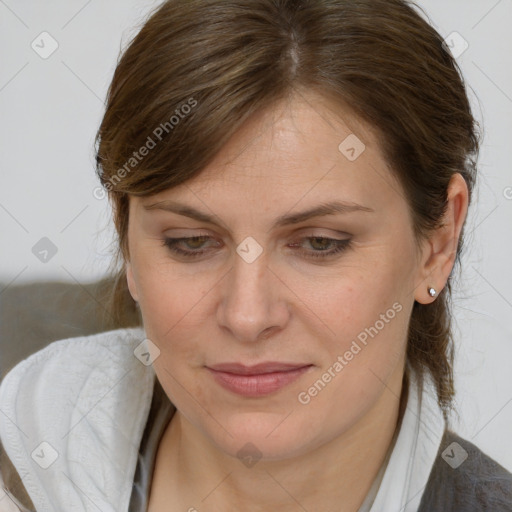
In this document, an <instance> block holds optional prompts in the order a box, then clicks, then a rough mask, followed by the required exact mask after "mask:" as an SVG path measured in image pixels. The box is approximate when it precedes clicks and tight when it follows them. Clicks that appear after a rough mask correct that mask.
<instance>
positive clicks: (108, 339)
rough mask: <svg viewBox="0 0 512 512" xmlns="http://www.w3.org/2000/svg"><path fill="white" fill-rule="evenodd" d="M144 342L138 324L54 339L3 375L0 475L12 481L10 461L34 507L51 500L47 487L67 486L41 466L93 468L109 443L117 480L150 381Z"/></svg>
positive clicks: (130, 454) (129, 457) (140, 421)
mask: <svg viewBox="0 0 512 512" xmlns="http://www.w3.org/2000/svg"><path fill="white" fill-rule="evenodd" d="M145 343H146V341H145V333H144V330H143V329H142V328H129V329H117V330H113V331H107V332H102V333H99V334H94V335H90V336H83V337H76V338H68V339H64V340H58V341H55V342H53V343H51V344H50V345H48V346H47V347H45V348H44V349H42V350H40V351H39V352H36V353H34V354H32V355H31V356H30V357H28V358H27V359H25V360H23V361H21V362H20V363H18V364H17V365H16V366H15V367H14V368H12V369H11V370H10V371H9V372H8V373H7V375H6V376H5V377H4V379H3V380H2V382H1V384H0V410H1V411H2V413H3V415H4V417H5V418H7V420H6V421H0V444H1V445H3V450H5V454H4V455H3V457H2V459H3V460H2V462H3V464H2V467H0V472H1V473H2V474H3V475H4V478H5V476H6V475H5V472H8V473H9V474H10V475H11V477H12V478H13V480H11V482H12V481H14V482H15V481H16V475H14V476H13V473H14V469H15V471H16V472H17V473H18V474H19V475H23V485H24V486H25V488H26V489H27V491H28V493H29V494H30V498H31V499H32V501H33V502H34V505H36V507H37V506H38V504H42V503H48V500H49V499H50V498H49V497H48V495H51V493H52V492H53V493H54V495H55V496H57V495H58V493H59V492H64V493H65V492H67V493H68V494H69V492H70V491H69V490H66V489H64V490H62V491H61V490H60V489H57V488H55V489H53V487H56V486H57V484H56V481H55V478H54V476H52V474H51V473H49V470H45V469H46V467H49V466H50V465H51V467H52V470H53V472H61V471H64V472H66V473H67V474H73V471H80V472H81V473H88V474H90V475H94V474H95V472H96V473H97V461H98V460H102V454H103V452H104V450H105V449H106V448H105V447H107V446H108V447H109V449H110V448H112V447H117V450H116V453H115V455H116V458H115V460H114V461H113V462H112V469H111V471H110V473H111V475H113V476H112V486H113V487H114V486H115V488H116V489H120V488H122V478H121V477H122V475H120V476H119V478H118V480H115V478H114V476H116V475H117V473H116V468H118V467H119V468H124V469H123V470H126V468H132V466H133V464H134V460H135V459H136V450H135V448H133V447H132V445H131V443H132V441H133V440H134V439H135V440H137V441H138V437H139V436H140V433H141V431H142V428H143V425H144V423H145V420H146V416H147V413H148V407H149V405H148V404H149V401H150V400H151V395H152V389H153V381H154V371H153V368H152V366H151V364H150V363H149V361H146V359H145V358H144V355H147V352H148V349H147V347H146V345H145ZM147 359H149V358H147ZM112 432H121V433H122V434H123V436H117V437H116V436H115V435H113V434H112ZM123 443H124V444H123ZM112 450H113V448H112ZM47 453H48V454H49V455H48V456H47ZM34 454H35V455H34ZM41 454H42V455H41ZM37 456H39V457H43V462H44V464H43V465H41V464H39V466H40V467H39V466H37V465H35V464H34V461H36V462H38V461H37V460H36V458H34V457H37ZM50 456H51V457H50ZM48 457H50V458H49V459H48V461H47V460H46V459H47V458H48ZM7 458H8V459H9V464H8V463H7V462H6V460H7ZM112 458H114V457H113V456H112ZM76 461H79V464H78V465H77V462H76ZM107 462H108V461H104V464H107ZM105 471H106V470H105ZM83 478H84V482H88V481H89V480H88V478H89V477H87V478H86V477H83ZM91 478H92V477H91ZM6 483H7V482H6ZM84 485H85V484H84ZM10 487H11V488H12V486H10ZM114 490H115V489H113V491H112V492H113V495H115V492H114ZM0 492H1V491H0ZM68 498H69V496H68ZM77 499H78V498H77ZM71 508H72V507H71ZM38 510H39V508H38ZM41 510H46V508H44V506H41Z"/></svg>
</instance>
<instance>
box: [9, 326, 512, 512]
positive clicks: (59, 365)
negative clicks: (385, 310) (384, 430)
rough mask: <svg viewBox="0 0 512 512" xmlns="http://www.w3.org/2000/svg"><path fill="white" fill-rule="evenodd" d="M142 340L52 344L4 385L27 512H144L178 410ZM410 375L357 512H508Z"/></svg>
mask: <svg viewBox="0 0 512 512" xmlns="http://www.w3.org/2000/svg"><path fill="white" fill-rule="evenodd" d="M144 340H145V333H144V331H143V329H142V328H131V329H118V330H115V331H108V332H104V333H100V334H96V335H91V336H86V337H80V338H71V339H67V340H60V341H56V342H54V343H52V344H50V345H49V346H48V347H46V348H45V349H43V350H42V351H40V352H37V353H36V354H33V355H32V356H30V357H29V358H28V359H26V360H24V361H22V362H21V363H19V364H18V365H17V366H16V367H15V368H14V369H13V370H12V371H11V372H9V373H8V375H7V376H6V377H5V379H4V380H3V382H2V384H1V386H0V410H1V411H2V413H3V415H2V418H1V419H0V440H1V442H2V444H3V447H4V449H5V453H6V455H7V456H8V458H9V460H10V461H11V462H12V465H13V466H14V467H15V469H16V471H17V472H18V474H19V476H20V479H21V480H22V482H23V487H24V488H25V489H26V491H27V492H28V494H29V496H30V499H31V500H32V502H33V507H34V509H33V510H36V511H37V512H49V511H52V512H53V511H68V510H72V511H74V512H75V511H76V512H82V511H83V512H89V511H91V512H92V511H97V510H98V509H99V510H102V511H104V512H109V511H112V512H113V511H116V512H123V511H128V512H143V511H144V512H145V511H146V510H147V499H148V495H149V490H150V485H151V475H152V471H153V467H154V462H155V456H156V450H157V448H158V443H159V440H160V438H161V436H162V434H163V432H164V430H165V427H166V426H167V424H168V421H169V420H170V419H171V417H172V414H173V413H174V411H175V408H174V406H173V405H172V403H171V402H170V401H169V399H168V397H167V396H166V395H165V393H164V392H163V390H162V389H161V387H160V386H159V383H158V381H157V379H156V378H155V374H154V370H153V368H152V366H151V364H149V361H148V359H149V357H148V356H149V349H148V347H147V345H146V344H145V343H146V342H145V341H144ZM408 374H409V378H410V384H409V385H408V387H407V388H408V395H407V402H406V407H405V410H404V413H403V416H402V418H401V423H400V426H399V429H397V435H396V436H395V438H394V442H393V444H392V447H391V449H390V450H389V451H388V456H389V457H388V460H387V463H386V461H385V463H384V464H383V466H382V467H381V471H379V474H378V475H377V477H376V479H375V481H374V483H373V486H372V489H371V490H370V492H369V493H368V496H367V498H366V500H365V502H364V504H363V505H362V507H361V508H360V510H359V511H358V512H382V511H388V510H392V511H395V510H396V511H397V512H398V511H401V512H417V511H419V512H435V511H443V512H447V511H452V512H472V511H475V512H476V511H477V510H493V511H498V512H501V511H505V510H509V511H512V475H511V474H510V473H509V472H508V471H507V470H505V469H504V468H503V467H501V466H500V465H499V464H497V463H496V462H495V461H493V460H492V459H491V458H489V457H488V456H487V455H485V454H484V453H483V452H481V451H480V450H479V449H478V448H477V447H476V446H474V445H472V444H471V443H469V442H467V441H465V440H463V439H462V438H460V437H459V436H457V435H456V434H454V433H453V432H450V431H449V430H448V429H447V428H446V425H445V423H444V419H443V416H442V413H441V410H440V409H439V406H438V405H437V402H436V399H435V393H434V389H433V385H432V383H431V382H430V381H429V380H427V381H426V382H425V386H424V388H423V390H422V391H421V390H419V388H418V383H417V381H416V378H415V375H414V373H413V372H411V371H409V372H408ZM420 391H421V392H420ZM453 443H457V444H458V445H459V446H456V445H455V444H453ZM464 453H466V454H467V457H466V458H464ZM463 459H464V460H463ZM461 461H462V462H461ZM2 467H3V466H0V472H1V471H2ZM13 494H14V492H13ZM2 498H3V500H9V501H10V498H9V497H7V496H3V497H2V494H1V491H0V511H1V510H2V508H1V507H2V501H3V500H2ZM5 503H8V502H7V501H6V502H5ZM6 510H8V509H6ZM14 510H16V509H14ZM21 510H23V509H21ZM27 510H28V511H29V512H33V510H31V509H27ZM24 512H25V511H24Z"/></svg>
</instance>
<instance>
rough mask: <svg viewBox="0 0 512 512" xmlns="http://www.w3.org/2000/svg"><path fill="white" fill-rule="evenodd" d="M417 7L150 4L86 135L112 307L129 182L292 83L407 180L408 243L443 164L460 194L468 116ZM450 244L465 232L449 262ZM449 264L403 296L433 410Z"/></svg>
mask: <svg viewBox="0 0 512 512" xmlns="http://www.w3.org/2000/svg"><path fill="white" fill-rule="evenodd" d="M415 8H418V9H419V7H418V6H417V5H416V4H414V3H413V2H409V1H405V0H356V1H355V0H187V1H181V0H168V1H166V2H164V3H163V4H162V5H161V6H159V7H158V9H157V10H156V11H155V12H154V13H153V14H152V15H151V16H150V17H149V18H148V20H147V21H146V23H145V24H144V25H143V27H142V29H141V30H140V32H139V33H138V34H137V35H136V37H135V38H134V39H133V41H132V42H131V43H130V44H129V46H128V47H127V48H126V50H125V51H124V53H123V54H122V56H121V58H120V60H119V62H118V65H117V68H116V70H115V73H114V77H113V80H112V83H111V85H110V88H109V92H108V99H107V106H106V112H105V116H104V118H103V121H102V123H101V126H100V128H99V130H98V134H97V139H96V143H97V172H98V175H99V178H100V180H101V183H102V185H103V186H104V187H105V188H106V189H107V190H108V194H109V200H110V201H111V204H112V210H113V219H114V224H115V228H116V231H117V234H118V242H119V244H118V253H117V258H116V260H115V272H116V281H115V287H114V290H113V294H112V304H111V305H112V311H113V313H114V314H115V315H116V317H117V318H119V319H121V318H122V317H123V309H124V308H126V307H133V300H131V297H130V296H129V291H128V288H127V284H126V276H125V272H124V268H123V263H124V261H125V259H126V258H128V256H129V255H128V245H127V227H128V205H129V196H130V195H132V196H147V195H152V194H156V193H158V192H161V191H164V190H166V189H169V188H172V187H175V186H177V185H179V184H181V183H183V182H186V181H187V180H189V179H191V178H193V177H194V176H196V175H198V174H199V173H200V172H201V170H202V169H203V168H204V167H205V166H206V165H207V164H208V163H209V162H210V161H211V160H212V159H213V157H214V156H215V155H216V154H217V153H218V151H219V150H220V149H221V148H222V146H223V145H224V144H225V143H226V142H227V141H228V140H229V138H230V137H231V136H232V135H233V134H234V133H235V132H236V131H237V130H238V129H239V128H240V127H241V126H242V124H243V123H244V122H245V121H246V120H247V119H248V118H249V117H250V116H251V115H252V114H254V113H256V112H257V111H260V110H262V109H265V108H269V107H272V105H275V104H276V102H278V101H280V100H283V99H286V98H287V97H289V96H290V95H291V94H292V93H293V92H294V91H300V90H302V91H307V90H315V91H316V92H319V93H320V94H323V95H325V96H326V97H327V96H328V97H329V98H335V99H337V100H338V101H339V102H340V104H343V105H348V106H349V107H350V109H351V110H352V112H353V113H354V114H355V115H357V116H360V118H362V119H363V120H364V121H366V122H368V123H369V124H370V125H371V126H372V127H373V128H374V129H375V131H376V133H377V134H378V137H379V142H380V144H381V150H382V152H383V155H384V156H385V158H386V160H387V162H388V164H389V165H390V168H391V169H392V171H393V173H394V174H395V175H396V177H397V178H398V180H399V181H400V183H401V184H402V187H403V189H404V190H405V193H406V196H405V197H406V199H407V201H408V203H409V207H410V212H411V217H412V219H413V228H414V233H415V237H416V242H417V244H419V243H420V241H422V240H424V239H425V238H426V237H428V234H429V233H430V232H431V231H432V230H433V229H435V228H437V227H439V226H440V223H441V220H442V216H443V213H444V212H445V208H446V206H447V189H448V184H449V182H450V178H451V177H452V175H453V174H454V173H460V174H461V175H462V176H463V177H464V179H465V181H466V184H467V186H468V190H469V195H470V200H471V197H472V191H473V189H474V186H475V181H476V164H477V158H478V152H479V145H480V137H479V132H478V131H477V128H478V123H477V122H476V121H475V119H474V118H473V116H472V113H471V108H470V105H469V101H468V97H467V94H466V90H465V85H464V81H463V78H462V73H461V72H460V69H459V67H458V65H457V63H456V62H455V60H454V59H453V57H452V56H451V54H450V53H449V51H448V50H447V48H446V47H445V45H444V43H443V39H442V37H441V36H440V35H439V34H438V33H437V32H436V31H435V29H434V28H432V27H431V26H430V25H429V24H428V23H427V22H426V21H425V20H424V19H423V18H422V17H421V16H420V14H419V13H418V12H417V11H416V10H415ZM340 142H341V141H340ZM153 144H154V146H153ZM143 147H146V148H148V151H145V150H142V149H141V148H143ZM134 152H136V153H137V158H135V157H134V156H133V155H134ZM139 152H140V155H139ZM142 153H144V156H143V157H142ZM139 156H140V158H139ZM462 244H463V232H462V233H461V236H460V240H459V245H458V248H457V256H456V262H455V263H456V266H457V265H460V255H461V251H462ZM452 276H453V272H452ZM452 276H450V279H449V280H448V282H447V284H446V286H445V287H444V289H443V290H442V291H441V292H440V293H439V295H438V297H437V298H436V300H435V301H434V302H432V303H431V304H428V305H424V304H420V303H418V302H415V303H414V306H413V311H412V317H411V319H410V324H409V332H408V347H407V360H408V362H409V363H410V365H411V366H412V367H413V368H414V369H415V370H416V372H417V374H418V376H419V379H420V385H423V377H424V375H425V372H430V374H431V375H432V377H433V380H434V382H435V384H436V388H437V395H438V401H439V405H440V406H441V408H442V410H443V414H444V415H445V419H447V418H448V413H449V411H450V410H451V409H453V405H452V402H453V397H454V383H453V369H452V365H453V338H452V330H451V292H452V288H451V279H452ZM428 284H429V283H425V286H427V285H428ZM128 304H130V306H128Z"/></svg>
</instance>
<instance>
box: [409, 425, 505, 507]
mask: <svg viewBox="0 0 512 512" xmlns="http://www.w3.org/2000/svg"><path fill="white" fill-rule="evenodd" d="M480 510H492V511H493V512H505V511H510V510H512V473H510V472H509V471H508V470H507V469H505V468H504V467H503V466H501V465H500V464H498V463H497V462H496V461H495V460H493V459H492V458H491V457H489V456H488V455H487V454H485V453H484V452H483V451H482V450H480V448H478V447H477V446H475V445H474V444H473V443H471V442H469V441H468V440H466V439H464V438H462V437H460V436H459V435H457V434H456V433H455V432H453V431H451V430H449V429H446V430H445V433H444V436H443V439H442V442H441V445H440V447H439V451H438V454H437V457H436V461H435V463H434V466H433V468H432V471H431V473H430V477H429V480H428V483H427V486H426V489H425V492H424V494H423V497H422V501H421V505H420V508H419V512H423V511H425V512H426V511H429V512H435V511H450V512H477V511H480Z"/></svg>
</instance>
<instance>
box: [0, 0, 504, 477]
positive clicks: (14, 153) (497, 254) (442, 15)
mask: <svg viewBox="0 0 512 512" xmlns="http://www.w3.org/2000/svg"><path fill="white" fill-rule="evenodd" d="M158 3H159V2H158V1H149V0H109V1H108V2H106V1H100V0H89V1H86V0H46V1H44V2H37V1H35V0H30V1H28V0H27V1H23V0H5V1H4V0H0V62H1V66H0V115H1V123H0V151H1V153H0V176H1V187H0V237H1V249H2V250H1V251H0V281H1V282H4V283H8V286H10V285H14V284H21V283H24V282H27V281H31V280H46V279H53V278H58V279H62V280H65V281H70V282H80V283H86V282H90V281H94V280H96V279H97V278H100V277H101V276H103V275H104V273H105V271H106V269H107V266H108V263H109V261H110V254H111V252H110V251H111V240H112V233H113V231H112V228H111V226H110V220H109V210H108V204H107V200H106V199H102V200H101V199H96V198H95V197H94V195H93V190H94V189H95V188H96V187H97V186H98V183H97V181H96V178H95V174H94V160H93V151H92V149H93V139H94V135H95V132H96V130H97V128H98V126H99V122H100V120H101V116H102V113H103V99H104V97H105V94H106V90H107V87H108V84H109V81H110V79H111V77H112V73H113V70H114V67H115V64H116V60H117V57H118V52H119V49H120V47H121V46H124V44H125V43H126V42H127V41H128V40H129V39H130V38H131V37H132V36H133V35H134V34H135V33H136V32H137V27H138V26H140V24H141V23H142V22H143V20H144V17H145V15H146V14H147V13H148V11H149V10H150V9H151V8H152V7H154V6H156V5H157V4H158ZM418 3H419V5H420V6H422V7H423V8H424V9H425V10H426V12H427V13H428V16H429V17H430V20H431V22H432V23H433V24H434V26H435V27H436V28H437V30H438V31H439V32H440V33H441V35H442V36H443V37H447V36H449V34H451V33H452V32H453V31H456V32H458V33H459V34H460V35H461V36H462V37H463V38H464V39H465V40H466V41H467V42H468V43H469V47H468V49H467V50H466V51H465V52H464V53H463V54H462V55H460V56H459V57H458V58H457V60H458V62H459V65H460V66H461V68H462V71H463V73H464V76H465V80H466V83H467V84H468V88H469V94H470V97H471V102H472V105H473V109H474V113H475V116H476V117H477V119H478V120H479V121H480V122H481V123H482V126H483V128H484V131H485V139H484V144H483V147H482V152H481V156H480V179H479V188H478V192H477V195H476V196H475V202H474V204H473V205H472V207H471V208H470V214H469V220H468V224H467V228H466V230H467V233H468V235H469V236H468V238H467V251H466V253H465V255H464V258H463V267H464V272H463V277H462V280H461V282H460V283H458V286H456V288H457V290H456V293H455V303H456V307H455V318H456V326H455V327H456V331H455V332H456V337H457V354H456V389H457V399H456V402H457V406H458V410H459V412H460V418H461V421H460V423H459V422H457V421H455V425H456V430H457V431H458V433H459V434H460V435H462V436H463V437H466V438H467V439H468V440H470V441H472V442H473V443H475V444H477V445H478V446H479V447H481V448H482V449H483V450H484V451H486V452H487V453H488V454H489V455H490V456H491V457H493V458H494V459H496V460H497V461H498V462H500V463H501V464H502V465H504V466H505V467H507V468H508V469H509V470H512V443H511V442H510V435H511V432H512V430H511V426H512V403H511V402H512V372H511V369H510V361H511V359H512V328H511V324H510V322H509V319H510V318H511V316H512V272H511V270H510V265H511V262H512V171H511V164H510V157H511V143H512V141H511V134H512V65H511V64H512V62H511V60H512V59H511V57H510V49H511V48H512V32H510V30H509V28H510V26H511V25H512V1H511V0H500V1H496V0H471V1H468V0H450V1H447V0H423V1H420V2H418ZM43 31H47V32H49V33H50V34H51V36H52V37H53V38H54V39H55V40H56V41H57V42H58V45H59V46H58V49H57V50H56V51H55V52H54V53H53V54H52V55H51V56H50V57H48V58H47V59H42V58H41V57H40V56H39V55H38V54H37V53H36V52H35V51H34V50H33V49H32V47H31V43H32V41H33V40H36V42H37V41H38V39H37V38H38V36H39V35H40V34H41V32H43ZM46 48H48V46H47V47H46ZM42 237H48V238H49V239H50V240H51V241H52V242H53V243H54V244H55V245H56V246H57V248H58V252H57V253H56V255H55V256H54V257H53V258H51V259H50V260H49V261H48V262H46V263H43V262H41V261H39V260H38V259H37V258H36V257H35V256H34V254H33V253H32V247H33V246H34V245H35V244H36V242H38V241H39V240H40V239H41V238H42ZM1 291H2V290H0V293H1Z"/></svg>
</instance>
